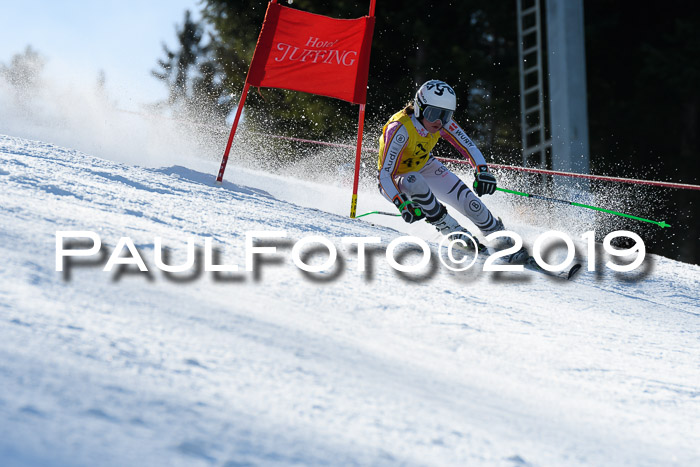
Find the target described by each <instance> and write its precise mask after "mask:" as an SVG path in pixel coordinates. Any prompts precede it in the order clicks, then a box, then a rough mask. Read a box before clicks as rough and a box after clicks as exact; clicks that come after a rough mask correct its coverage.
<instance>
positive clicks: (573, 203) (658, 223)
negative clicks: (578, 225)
mask: <svg viewBox="0 0 700 467" xmlns="http://www.w3.org/2000/svg"><path fill="white" fill-rule="evenodd" d="M496 190H498V191H503V192H504V193H511V194H513V195H519V196H524V197H526V198H535V199H542V200H545V201H553V202H555V203H564V204H569V205H571V206H578V207H580V208H586V209H593V210H595V211H601V212H607V213H608V214H614V215H616V216H622V217H629V218H630V219H635V220H638V221H642V222H649V223H650V224H656V225H658V226H659V227H661V228H662V229H663V228H664V227H671V226H670V225H669V224H667V223H666V222H664V221H661V222H658V221H652V220H650V219H644V218H643V217H637V216H633V215H631V214H625V213H623V212H617V211H613V210H610V209H604V208H599V207H596V206H589V205H587V204H581V203H575V202H573V201H567V200H565V199H557V198H550V197H548V196H542V195H533V194H530V193H523V192H522V191H515V190H507V189H505V188H496Z"/></svg>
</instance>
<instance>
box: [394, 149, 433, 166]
mask: <svg viewBox="0 0 700 467" xmlns="http://www.w3.org/2000/svg"><path fill="white" fill-rule="evenodd" d="M428 154H429V153H428V151H427V150H426V149H425V147H424V146H423V144H421V143H418V144H417V145H416V152H415V153H414V154H413V157H408V158H406V159H404V160H403V161H402V162H401V165H403V166H406V167H407V168H409V169H410V168H412V167H413V166H414V165H418V166H421V165H423V163H424V162H425V159H427V158H428ZM416 159H417V161H416Z"/></svg>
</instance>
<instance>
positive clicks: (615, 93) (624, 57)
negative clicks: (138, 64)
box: [159, 0, 700, 263]
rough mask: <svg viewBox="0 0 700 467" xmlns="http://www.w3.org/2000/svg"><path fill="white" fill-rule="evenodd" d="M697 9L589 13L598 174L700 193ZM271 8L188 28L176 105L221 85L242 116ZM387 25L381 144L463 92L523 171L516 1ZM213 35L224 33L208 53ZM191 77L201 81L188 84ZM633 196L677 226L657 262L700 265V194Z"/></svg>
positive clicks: (279, 99) (238, 1)
mask: <svg viewBox="0 0 700 467" xmlns="http://www.w3.org/2000/svg"><path fill="white" fill-rule="evenodd" d="M282 3H283V4H286V3H285V2H282ZM288 6H290V7H292V8H299V9H302V10H304V11H309V12H313V13H318V14H324V15H329V16H333V17H337V18H356V17H359V16H363V15H366V14H367V12H368V7H369V1H363V2H356V1H346V0H335V1H330V0H295V1H294V2H293V3H292V4H291V5H288ZM692 6H693V3H692V2H687V1H678V2H670V3H667V4H665V5H664V7H663V8H648V7H646V6H644V5H642V4H640V3H639V2H632V1H629V0H624V1H620V2H612V3H611V2H606V1H603V0H586V1H585V2H584V13H585V32H586V59H587V83H588V84H587V86H588V105H589V128H590V148H591V167H592V172H594V173H596V174H603V175H616V176H628V177H635V178H651V179H655V180H667V181H678V182H684V183H690V184H698V183H699V180H698V174H699V171H698V167H699V166H700V164H698V162H697V158H698V157H699V156H700V148H699V142H698V128H699V125H698V112H699V105H700V101H699V99H698V93H699V91H698V83H700V34H698V33H697V31H698V28H699V27H700V17H699V16H698V13H697V9H696V8H692ZM266 7H267V2H266V1H264V0H257V1H255V0H203V1H202V10H201V12H200V13H201V15H202V20H201V24H195V23H194V22H192V20H191V17H189V16H187V17H186V22H185V24H186V25H189V26H187V27H184V28H183V29H182V30H180V31H178V34H179V36H180V42H181V47H182V48H183V51H190V52H192V53H193V55H187V54H180V53H179V52H177V51H176V52H173V51H169V50H167V49H166V59H165V60H163V61H162V62H161V64H160V66H161V71H160V72H159V73H160V75H159V77H160V78H161V79H163V80H164V81H167V82H168V83H169V86H171V89H173V92H174V94H171V99H172V100H174V101H178V100H182V99H185V100H186V99H187V98H188V97H186V96H196V95H197V93H198V92H199V91H197V89H198V88H197V85H196V83H200V84H199V86H200V87H202V86H203V84H204V82H205V81H206V80H205V76H207V74H206V73H210V74H209V76H210V79H209V81H208V83H209V84H208V85H206V86H204V88H206V91H205V92H204V94H205V95H206V96H207V98H206V99H209V100H208V101H207V102H209V105H210V106H213V107H212V108H216V109H217V110H216V112H219V113H218V114H217V115H219V118H221V116H223V115H225V114H226V113H227V112H229V111H230V110H231V108H232V107H233V106H234V105H235V104H236V102H237V101H238V98H239V96H240V92H241V90H242V89H243V83H244V80H245V76H246V72H247V70H248V65H249V64H250V60H251V58H252V55H253V51H254V48H255V43H256V40H257V37H258V33H259V31H260V26H261V24H262V21H263V18H264V15H265V10H266ZM376 16H377V23H376V29H375V34H374V41H373V46H372V57H371V62H370V77H369V93H368V106H367V112H368V116H367V127H366V130H365V131H366V133H367V134H368V137H372V138H374V137H376V135H378V134H379V131H380V129H381V126H382V125H383V123H384V122H385V120H386V119H387V118H388V117H389V116H390V115H391V114H392V113H394V112H395V111H396V110H398V109H400V108H401V107H402V106H403V105H404V104H406V103H407V102H408V100H409V98H411V97H412V95H413V93H414V92H415V89H416V87H417V85H419V84H420V83H422V82H424V81H426V80H428V79H433V78H439V79H443V80H445V81H447V82H449V83H450V84H452V85H453V86H454V88H455V90H456V91H457V93H458V113H457V119H458V121H460V123H461V124H463V126H464V127H465V128H466V129H467V131H468V132H469V133H470V135H471V136H472V137H473V138H474V139H475V141H476V142H477V143H478V144H479V146H480V147H481V149H482V151H483V152H484V153H485V155H486V156H487V158H488V159H489V160H491V161H493V162H497V163H506V164H518V165H519V164H521V156H520V146H521V143H520V126H519V125H520V107H519V88H518V55H517V23H516V21H517V20H516V10H515V2H514V1H513V2H511V1H507V2H493V1H489V0H461V1H459V2H451V1H446V2H402V3H400V4H397V3H392V2H382V1H379V2H377V6H376ZM204 30H207V31H210V33H209V35H208V36H207V38H206V45H202V44H203V42H204V41H205V38H204V33H203V31H204ZM187 31H191V32H187ZM188 34H189V36H188ZM190 36H191V37H190ZM181 60H182V61H181ZM185 65H187V67H188V69H189V70H191V73H192V74H191V75H187V76H185V77H184V82H183V77H182V76H181V75H180V74H179V73H180V71H179V70H180V68H182V67H183V66H185ZM206 66H208V67H210V68H209V70H210V71H208V72H207V71H206V70H205V69H204V68H203V67H206ZM188 80H190V81H189V82H190V84H189V85H188V84H185V83H187V82H188ZM206 99H205V100H206ZM246 110H247V119H248V120H247V122H248V124H249V125H251V126H252V127H253V128H257V129H261V130H265V131H270V132H275V133H277V134H287V135H294V136H299V137H306V138H321V139H325V140H331V139H343V138H348V137H350V136H352V135H353V133H354V129H355V126H356V122H357V107H356V106H353V105H350V104H348V103H345V102H340V101H336V100H333V99H328V98H324V97H318V96H312V95H307V94H302V93H295V92H288V91H282V90H274V89H263V90H261V91H260V92H259V93H258V92H256V91H254V92H251V93H250V95H249V97H248V101H247V103H246ZM372 141H373V140H372ZM593 188H594V189H595V190H603V191H604V190H606V189H607V187H606V185H605V184H596V185H594V186H593ZM625 190H626V191H625V193H626V196H628V197H630V199H632V198H634V199H636V200H637V202H638V204H639V206H641V211H642V214H645V215H648V216H656V220H665V221H666V222H668V223H669V224H671V225H672V226H673V228H672V229H664V230H663V231H661V229H658V231H651V230H649V229H647V230H645V232H646V235H647V237H646V238H648V241H649V243H650V244H651V245H652V248H651V250H652V251H657V252H663V254H665V255H666V256H670V257H674V258H679V259H682V260H683V261H688V262H695V263H700V249H699V248H698V243H700V223H699V222H698V215H700V211H699V208H698V204H700V196H699V195H700V192H698V191H692V192H691V191H687V190H686V191H681V190H668V189H639V190H637V189H636V188H635V187H632V188H626V189H625ZM646 238H645V239H646Z"/></svg>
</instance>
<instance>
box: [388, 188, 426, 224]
mask: <svg viewBox="0 0 700 467" xmlns="http://www.w3.org/2000/svg"><path fill="white" fill-rule="evenodd" d="M394 204H395V205H396V207H397V208H399V212H401V217H402V218H403V220H404V221H406V222H408V223H409V224H413V223H414V222H415V221H419V220H421V219H423V218H424V217H425V214H424V213H423V210H422V209H421V208H419V207H417V206H416V205H415V204H413V203H412V202H411V200H409V199H408V196H406V195H405V194H404V193H399V194H398V195H396V196H395V197H394Z"/></svg>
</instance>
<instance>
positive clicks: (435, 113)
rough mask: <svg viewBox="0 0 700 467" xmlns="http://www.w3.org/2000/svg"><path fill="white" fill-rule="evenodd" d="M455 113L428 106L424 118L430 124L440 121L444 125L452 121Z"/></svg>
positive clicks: (424, 111)
mask: <svg viewBox="0 0 700 467" xmlns="http://www.w3.org/2000/svg"><path fill="white" fill-rule="evenodd" d="M453 113H454V111H453V110H447V109H442V108H440V107H433V106H432V105H426V106H425V109H423V117H425V119H426V120H428V121H429V122H430V123H434V122H437V121H438V120H440V121H441V122H442V124H443V125H445V124H446V123H447V122H449V121H450V119H451V118H452V114H453Z"/></svg>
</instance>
